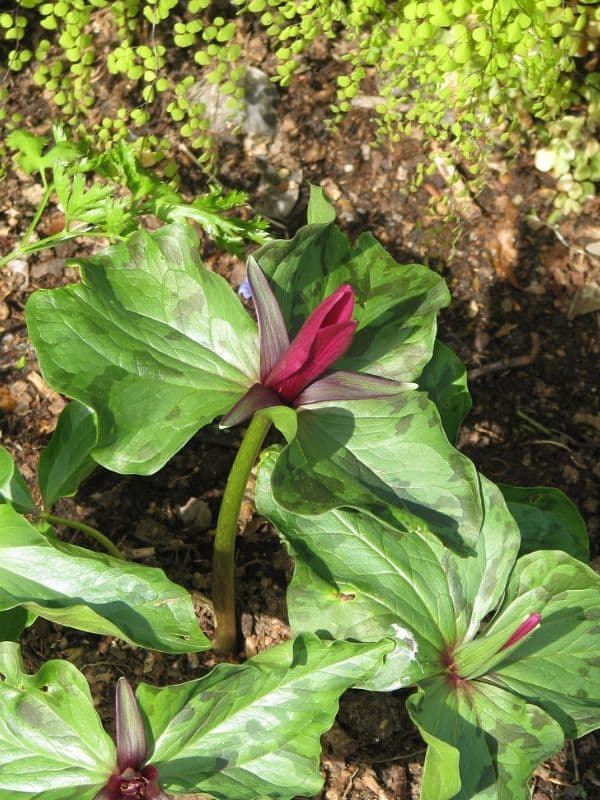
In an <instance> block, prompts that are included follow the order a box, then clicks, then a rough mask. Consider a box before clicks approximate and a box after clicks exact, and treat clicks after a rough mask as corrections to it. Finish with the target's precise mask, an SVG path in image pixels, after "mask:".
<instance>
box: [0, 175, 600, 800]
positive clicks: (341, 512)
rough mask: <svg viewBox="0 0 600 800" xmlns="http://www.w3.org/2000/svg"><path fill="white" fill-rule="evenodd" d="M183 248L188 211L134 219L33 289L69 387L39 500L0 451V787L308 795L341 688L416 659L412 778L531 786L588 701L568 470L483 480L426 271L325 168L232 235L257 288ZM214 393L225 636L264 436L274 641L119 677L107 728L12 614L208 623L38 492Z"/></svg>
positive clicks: (591, 602)
mask: <svg viewBox="0 0 600 800" xmlns="http://www.w3.org/2000/svg"><path fill="white" fill-rule="evenodd" d="M198 253H199V243H198V240H197V236H196V233H195V231H194V229H193V228H192V227H191V226H190V225H189V224H187V223H183V222H179V223H175V224H169V225H165V226H164V227H162V228H159V229H157V230H155V231H153V232H145V231H137V232H135V233H133V234H132V235H131V236H129V237H127V238H125V239H124V241H122V242H120V243H119V244H117V245H115V246H112V247H109V248H108V249H106V250H104V251H103V252H101V253H99V254H98V255H96V256H93V257H91V258H85V259H80V260H78V261H77V264H78V266H79V267H80V269H81V282H80V283H77V284H73V285H70V286H66V287H64V288H60V289H54V290H49V291H36V292H34V293H33V295H32V296H31V298H30V300H29V302H28V304H27V309H26V311H27V323H28V330H29V334H30V336H31V339H32V341H33V343H34V346H35V348H36V352H37V355H38V359H39V363H40V368H41V371H42V373H43V375H44V378H45V379H46V381H47V382H48V383H49V384H50V385H51V386H52V387H53V388H54V389H56V390H57V391H60V392H62V393H63V394H65V395H66V396H67V397H68V398H71V401H70V403H69V404H68V405H67V406H66V408H65V410H64V411H63V413H62V414H61V417H60V419H59V422H58V425H57V428H56V430H55V432H54V434H53V436H52V438H51V440H50V442H49V444H48V446H47V448H46V449H45V450H44V451H43V452H42V455H41V457H40V463H39V468H38V485H39V492H40V495H41V497H42V501H43V502H42V506H41V507H39V506H38V505H37V504H36V503H34V500H33V497H32V494H31V492H30V490H29V488H28V486H27V485H26V482H25V480H24V479H23V477H22V476H21V475H20V473H19V471H18V468H17V466H16V465H15V463H14V462H13V460H12V458H11V457H10V455H9V454H8V453H7V452H6V451H0V548H1V551H2V552H1V554H0V576H1V580H0V634H1V635H0V640H4V641H3V642H2V643H0V674H1V676H2V679H1V680H0V800H4V798H7V800H8V798H9V797H10V798H11V800H12V798H14V797H18V798H21V800H29V799H30V798H31V800H33V798H35V800H59V798H60V800H71V798H72V799H73V800H75V798H77V800H128V799H133V800H143V799H146V800H165V798H169V797H177V796H179V795H189V794H190V793H202V794H203V795H208V796H212V797H215V798H217V800H253V799H254V798H256V797H265V798H282V800H283V799H284V798H285V799H286V800H287V799H288V798H292V797H295V796H311V795H314V794H315V793H317V792H318V791H319V788H320V785H321V778H320V775H319V769H318V767H319V749H320V745H319V737H320V735H321V734H322V733H323V732H324V731H325V730H327V728H328V727H329V726H330V725H331V724H332V722H333V719H334V716H335V713H336V709H337V702H338V698H339V696H340V694H341V693H342V692H343V691H344V690H345V689H347V688H349V687H350V686H355V687H358V688H362V689H364V690H365V691H377V692H389V691H394V690H396V689H400V688H403V689H405V688H408V687H411V686H412V687H415V691H414V693H413V694H411V695H410V696H409V698H408V701H407V702H408V710H409V713H410V716H411V717H412V719H413V721H414V722H415V724H416V725H417V726H418V728H419V729H420V731H421V733H422V735H423V738H424V739H425V741H426V743H427V745H428V751H427V756H426V759H425V768H424V773H423V783H422V789H421V797H422V800H445V799H446V798H447V800H450V798H460V800H469V798H478V800H500V798H502V800H511V799H512V798H515V799H516V800H525V798H528V797H529V789H528V780H529V778H530V776H531V773H532V771H533V769H534V768H535V767H536V765H537V764H538V763H539V762H540V761H542V760H543V759H545V758H547V757H548V756H550V755H552V754H554V753H556V752H557V751H558V750H559V749H560V747H561V746H562V743H563V739H564V737H565V736H567V737H569V738H574V737H576V736H580V735H582V734H584V733H587V732H589V731H591V730H594V729H595V728H597V727H598V723H599V716H600V665H599V663H598V657H597V648H598V632H599V631H600V593H599V592H598V589H599V588H600V586H599V584H600V579H599V576H598V575H596V573H594V572H593V571H592V569H591V568H590V567H589V566H588V565H587V563H586V561H587V559H588V544H587V532H586V530H585V525H584V524H583V521H582V520H581V518H580V516H579V515H578V513H577V511H576V509H575V508H574V507H573V506H572V504H571V503H570V502H569V501H568V500H567V498H566V497H565V496H564V495H563V494H562V493H561V492H559V491H558V490H554V489H552V490H550V489H540V488H536V489H523V488H517V487H511V486H500V487H498V486H496V485H494V484H493V483H492V482H491V481H489V480H487V479H486V478H485V477H484V476H483V475H481V474H480V473H479V472H478V471H477V469H476V467H475V466H474V465H473V464H472V463H471V461H469V459H467V458H466V457H465V456H464V455H462V454H461V453H460V452H459V451H458V450H457V449H456V448H455V446H454V444H455V442H456V439H457V435H458V431H459V427H460V424H461V421H462V419H463V417H464V415H465V414H466V413H467V411H468V409H469V407H470V397H469V393H468V389H467V384H466V377H465V370H464V368H463V366H462V364H461V363H460V361H459V360H458V358H457V357H456V356H455V355H454V354H453V353H452V352H451V351H450V350H449V349H448V348H446V347H445V346H444V345H443V344H442V343H440V342H439V341H437V340H436V316H437V313H438V311H439V310H440V309H441V308H443V307H444V306H445V305H447V304H448V302H449V295H448V291H447V289H446V287H445V284H444V282H443V280H442V279H441V277H440V276H439V275H437V274H436V273H434V272H432V271H431V270H429V269H427V268H426V267H424V266H421V265H418V264H410V265H399V264H397V263H396V262H395V261H394V260H393V259H392V258H391V257H390V255H389V254H388V253H386V252H385V250H384V249H383V248H382V247H381V245H380V244H379V243H378V242H377V241H376V240H375V239H374V238H373V237H372V236H370V235H368V234H363V235H362V236H360V237H359V238H358V240H357V241H356V243H355V244H354V245H351V244H350V242H349V241H348V240H347V238H346V237H345V236H344V235H343V234H342V233H341V232H340V230H339V229H338V228H337V227H336V225H335V215H334V211H333V208H332V206H331V205H330V204H329V202H328V201H327V200H326V198H325V196H324V195H323V193H322V192H321V190H319V189H316V188H313V189H312V191H311V200H310V204H309V209H308V224H307V225H306V226H305V227H304V228H302V229H300V230H299V231H298V233H297V234H296V236H295V237H294V238H293V239H291V240H289V241H272V242H269V243H268V244H266V245H264V246H262V247H261V248H260V249H258V250H257V251H255V252H254V254H253V255H252V256H251V257H250V259H249V261H248V284H249V288H250V290H251V298H252V302H251V303H249V304H248V306H247V307H245V306H244V305H243V304H242V302H241V301H240V299H239V297H238V296H237V294H236V293H235V292H234V291H233V290H232V288H231V287H230V286H229V285H228V284H227V282H226V281H225V280H224V279H223V278H222V277H220V276H219V275H217V274H215V273H213V272H211V271H209V270H208V269H206V268H205V267H204V266H203V265H202V263H201V261H200V258H199V255H198ZM217 419H218V420H219V423H220V426H221V428H223V429H228V428H232V427H234V426H239V429H240V430H241V431H243V435H242V436H241V444H240V446H239V450H238V452H237V454H236V457H235V460H234V463H233V466H232V468H231V472H230V475H229V478H228V480H227V484H226V487H225V489H224V492H223V497H222V502H221V509H220V512H219V517H218V520H217V525H216V530H215V539H214V560H213V572H212V600H213V605H214V615H215V625H216V639H215V648H216V650H217V651H218V652H219V653H225V654H231V653H234V654H235V652H236V647H237V630H236V602H235V594H234V580H233V579H234V570H235V563H234V554H235V538H236V533H237V529H238V519H239V516H240V506H241V503H242V499H243V496H244V492H245V490H246V486H247V482H248V478H249V475H250V472H251V470H252V469H253V467H254V466H255V465H257V464H258V466H257V483H256V487H257V488H256V507H257V511H258V512H259V513H260V514H261V515H263V516H264V517H266V518H267V519H269V520H270V522H271V523H272V524H273V526H274V527H275V528H276V530H277V531H278V533H279V536H280V537H281V540H282V542H283V543H284V545H285V546H286V547H287V549H288V550H289V552H290V554H291V555H292V556H293V558H294V560H295V573H294V576H293V579H292V581H291V583H290V586H289V588H288V595H287V602H288V613H289V619H290V624H291V629H292V639H291V640H290V641H288V642H286V643H284V644H281V645H278V646H276V647H273V648H271V649H269V650H267V651H265V652H263V653H260V654H258V655H257V656H255V657H254V658H252V659H250V660H249V661H247V662H246V663H244V664H240V665H236V664H221V665H218V666H217V667H215V668H214V669H213V670H212V671H211V672H209V673H208V674H207V675H204V676H203V677H199V678H198V679H197V680H194V681H191V682H188V683H185V684H181V685H175V686H167V687H162V688H160V687H153V686H148V685H145V684H141V685H139V686H138V687H137V689H136V691H135V693H134V691H133V689H132V687H131V686H130V684H129V683H128V682H127V681H126V680H125V679H124V678H120V679H119V680H118V681H117V683H116V747H115V745H114V744H113V742H112V740H111V739H110V737H109V736H108V735H107V734H106V733H105V732H104V730H103V728H102V725H101V723H100V720H99V718H98V715H97V713H96V711H95V709H94V706H93V702H92V699H91V696H90V691H89V688H88V686H87V683H86V681H85V679H84V678H83V676H82V675H81V673H79V672H78V670H77V669H75V667H74V666H72V665H70V664H69V663H68V662H66V661H49V662H47V663H46V664H44V665H43V666H42V667H41V669H40V670H39V672H38V673H37V674H35V675H30V674H28V673H27V672H26V671H25V669H24V666H23V663H22V661H21V657H20V652H19V645H18V640H19V636H20V634H21V632H22V631H23V629H24V628H25V627H26V626H27V625H30V624H32V622H33V621H34V620H35V618H36V617H38V616H39V617H44V618H46V619H49V620H51V621H53V622H56V623H59V624H65V625H70V626H72V627H75V628H79V629H80V630H84V631H88V632H91V633H98V634H110V635H114V636H118V637H120V638H123V639H125V640H127V641H129V642H131V643H132V644H134V645H137V646H141V647H146V648H149V649H153V650H160V651H162V652H165V653H172V654H176V653H185V652H198V651H201V650H206V649H208V648H209V647H211V642H210V641H209V639H208V638H207V636H206V635H205V634H204V632H202V631H201V630H200V629H199V627H198V624H197V622H196V620H195V615H194V610H193V605H192V602H191V598H190V595H189V593H188V592H187V591H186V589H185V588H183V587H180V586H177V585H175V584H173V583H172V582H171V581H169V580H168V579H167V578H166V576H165V575H164V573H163V572H162V571H161V570H160V569H156V568H150V567H145V566H141V565H138V564H134V563H132V562H130V561H128V560H127V559H126V558H125V557H124V555H125V554H124V553H122V552H121V551H120V550H119V549H118V548H117V546H116V543H115V542H112V541H111V540H110V538H109V537H107V536H106V533H105V532H104V533H100V532H99V531H94V530H93V529H90V528H89V527H87V526H82V525H81V523H78V522H69V520H65V519H64V518H62V517H58V516H55V515H54V513H53V510H52V509H53V505H54V504H55V503H56V502H57V501H58V500H59V499H61V498H62V497H68V496H71V495H73V494H75V493H76V492H77V490H78V487H79V485H80V483H81V481H82V480H83V479H84V478H85V477H87V476H88V475H89V474H90V472H91V471H92V470H93V469H94V468H95V467H96V466H97V465H102V466H104V467H105V468H107V469H110V470H113V471H115V472H119V473H137V474H142V475H145V474H150V473H153V472H155V471H157V470H158V469H160V468H161V467H162V466H163V465H164V464H165V463H166V462H167V461H168V460H169V459H170V458H171V457H172V456H173V455H174V454H175V453H176V452H177V451H178V450H179V449H180V448H182V447H183V446H184V445H185V444H186V442H187V441H188V440H189V439H190V438H191V437H192V436H193V435H194V434H195V433H196V432H197V431H198V430H199V429H201V428H202V427H203V426H205V425H207V424H209V423H212V422H213V421H215V420H217ZM272 429H275V430H274V431H273V430H272ZM269 431H271V435H270V437H269V440H268V444H267V445H265V441H266V437H267V434H268V433H269ZM226 435H227V434H226V433H223V436H226ZM277 439H278V441H277ZM57 524H63V525H64V524H71V525H72V526H73V527H79V528H80V529H82V530H83V532H84V533H85V534H87V535H88V536H89V537H92V538H94V539H95V540H96V542H97V544H98V545H99V546H100V547H101V548H102V549H104V550H105V551H106V552H105V553H101V552H96V551H92V550H88V549H86V548H83V547H76V546H74V545H71V544H67V543H64V542H62V541H61V540H60V539H59V538H58V536H57V535H56V533H55V531H54V528H53V526H54V525H57Z"/></svg>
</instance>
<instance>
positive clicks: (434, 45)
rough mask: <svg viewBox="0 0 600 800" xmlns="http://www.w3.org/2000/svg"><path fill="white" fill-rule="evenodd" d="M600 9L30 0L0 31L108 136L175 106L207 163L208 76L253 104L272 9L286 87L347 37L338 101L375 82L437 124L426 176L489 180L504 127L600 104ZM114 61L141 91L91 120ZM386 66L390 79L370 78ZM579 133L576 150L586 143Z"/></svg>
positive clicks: (545, 3) (523, 1)
mask: <svg viewBox="0 0 600 800" xmlns="http://www.w3.org/2000/svg"><path fill="white" fill-rule="evenodd" d="M599 21H600V6H599V4H598V2H597V0H579V2H577V1H576V0H573V2H568V3H565V2H563V0H424V1H421V2H420V1H419V0H396V2H386V0H233V2H224V0H220V1H219V2H217V0H212V2H211V0H187V2H177V0H115V2H109V0H54V2H47V1H45V0H16V1H15V3H14V8H13V11H12V12H11V11H8V10H7V11H5V12H4V13H2V14H0V31H1V33H2V35H3V36H4V38H5V39H6V44H7V45H8V47H9V50H8V57H7V66H8V68H9V69H10V70H14V71H18V70H20V69H22V68H23V67H24V66H25V65H26V64H28V63H31V65H32V69H33V70H34V78H35V81H36V83H38V84H39V86H40V87H43V89H44V90H45V91H46V94H48V93H50V95H51V96H52V99H53V101H54V103H55V104H56V105H57V106H58V107H59V109H60V111H61V113H62V114H63V115H64V117H65V119H66V120H68V121H69V122H70V123H71V124H73V125H77V124H80V123H81V122H82V121H83V122H84V124H85V125H86V127H87V129H88V130H90V129H91V130H92V132H95V133H96V134H97V135H98V137H99V138H100V139H103V140H105V141H106V142H108V141H115V140H118V139H122V138H124V137H125V136H126V135H127V133H128V132H129V131H132V130H133V131H134V130H135V128H136V127H138V128H139V127H140V126H146V127H148V126H150V132H154V133H155V132H156V131H155V130H152V126H153V125H155V124H156V120H158V119H160V121H161V122H162V119H163V118H164V113H166V115H167V116H168V117H169V118H170V119H171V120H172V122H173V123H175V126H174V129H173V134H174V135H173V137H172V138H175V135H177V136H181V137H183V138H185V139H186V140H187V141H188V142H189V144H190V146H191V147H193V148H197V149H198V150H199V151H200V153H199V156H198V158H199V159H200V160H202V161H208V160H210V158H211V150H210V147H211V137H210V133H209V121H208V119H207V117H206V106H205V102H204V101H203V99H202V98H203V97H204V99H206V93H204V94H203V93H202V92H198V91H196V87H195V84H196V83H197V81H198V80H199V79H202V80H203V81H206V82H207V83H209V84H210V83H213V84H219V86H220V90H221V92H222V93H223V94H224V95H226V96H228V97H229V100H228V102H229V105H230V107H231V108H232V110H233V109H234V108H235V107H236V106H238V105H239V102H240V97H241V96H242V95H243V74H244V68H243V63H242V61H241V59H242V55H243V52H242V44H243V42H244V41H245V37H246V35H247V34H248V32H249V31H250V30H251V29H253V28H254V27H255V26H256V23H257V22H258V23H260V25H261V26H262V27H263V29H264V31H265V32H266V34H267V37H268V38H269V39H270V40H271V43H272V47H273V49H274V51H275V54H276V58H277V62H278V63H277V67H276V75H275V79H276V80H278V81H279V82H280V83H281V84H282V85H284V86H285V85H288V84H289V83H290V82H291V80H292V77H293V74H294V71H295V70H296V69H297V67H298V66H299V65H300V64H301V63H302V58H303V53H304V52H305V51H306V50H307V48H308V46H309V45H310V44H311V43H312V42H313V41H314V40H315V39H316V38H317V37H320V36H325V37H329V38H330V39H338V40H339V39H343V40H344V42H343V50H344V51H345V53H346V55H345V56H344V59H345V60H346V62H347V64H348V67H347V68H345V67H344V66H342V67H341V69H340V73H341V74H340V75H339V76H338V78H337V102H336V104H335V106H334V112H335V113H336V114H338V115H339V114H343V113H345V112H347V111H348V110H349V109H350V108H351V106H352V102H353V99H354V98H355V97H356V95H357V94H358V93H359V92H364V91H368V93H369V94H371V95H373V93H374V91H375V95H374V96H375V110H376V114H377V117H378V120H379V131H380V134H382V135H384V134H388V135H391V136H392V138H398V137H400V136H401V135H403V134H407V133H409V132H410V131H411V128H412V126H413V125H418V126H419V127H420V128H421V129H422V130H423V133H424V149H425V150H426V151H427V152H428V153H429V155H430V157H431V162H430V163H429V164H427V162H425V163H424V164H421V165H420V166H418V167H417V172H416V174H415V176H414V181H413V188H414V187H416V186H418V185H419V184H420V183H421V182H422V180H423V177H424V173H426V172H427V171H431V172H433V171H434V170H435V169H436V168H437V166H436V163H435V161H434V159H437V161H438V164H439V158H440V157H445V158H448V159H451V160H452V161H458V162H459V163H463V164H466V165H467V168H468V170H470V173H471V176H472V179H473V180H474V181H475V188H476V181H477V177H478V176H481V175H482V174H483V167H484V166H485V164H486V163H487V159H488V158H489V153H490V151H491V148H492V147H493V146H494V143H495V142H496V141H497V138H498V136H500V138H501V139H503V140H504V141H505V142H506V143H507V144H509V145H513V146H516V145H517V144H518V143H519V141H520V137H521V135H522V133H523V131H522V125H523V123H524V121H525V120H526V119H529V116H530V115H532V116H533V117H534V118H535V119H536V120H538V122H539V123H540V127H541V129H542V131H545V126H546V123H547V122H548V121H550V120H553V119H559V120H560V118H561V117H562V116H563V115H564V114H565V113H566V112H567V110H569V109H570V108H572V107H574V106H578V107H583V108H585V107H586V106H587V105H588V104H589V103H593V102H597V98H598V95H599V88H598V85H597V82H594V81H593V79H591V78H590V76H588V78H587V79H586V78H585V76H584V74H583V72H582V70H579V71H578V66H577V64H578V58H579V59H580V60H581V59H583V57H585V55H586V54H587V53H589V52H591V51H593V50H594V49H595V48H596V47H597V44H598V39H599V36H598V25H599ZM178 51H183V52H181V53H179V54H178ZM103 70H106V71H108V72H109V73H110V74H111V75H114V76H115V78H117V79H119V80H122V78H126V79H127V80H129V81H131V82H133V91H132V93H131V94H132V95H133V96H135V97H136V98H140V102H141V104H140V105H139V106H137V107H135V108H126V107H121V108H119V109H118V110H116V111H115V112H114V114H113V115H112V116H110V117H107V118H105V119H104V120H103V121H100V122H97V121H93V122H91V121H90V119H94V116H93V115H91V116H90V109H92V107H94V104H95V102H96V100H97V97H96V92H97V91H98V89H97V87H98V85H99V84H102V83H103V82H102V81H98V82H97V81H95V80H94V76H95V75H96V74H101V73H102V71H103ZM373 73H374V74H375V78H376V89H375V90H373V84H372V83H369V84H368V86H367V85H366V84H365V81H366V79H367V78H369V79H370V77H371V75H372V74H373ZM580 73H581V74H580ZM104 83H105V82H104ZM5 102H8V101H5ZM153 108H155V109H156V112H158V113H153ZM163 109H164V113H163ZM574 138H575V139H576V141H575V142H573V146H574V149H575V151H578V150H579V149H580V148H582V147H583V148H584V147H585V137H584V139H581V140H580V139H578V137H577V135H576V134H575V136H574ZM463 177H464V176H463ZM588 188H589V187H584V192H585V191H587V189H588ZM442 202H447V201H444V200H443V201H442Z"/></svg>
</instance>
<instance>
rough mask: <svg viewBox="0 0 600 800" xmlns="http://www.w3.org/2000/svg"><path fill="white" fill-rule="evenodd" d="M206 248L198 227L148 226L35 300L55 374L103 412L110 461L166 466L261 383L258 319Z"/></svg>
mask: <svg viewBox="0 0 600 800" xmlns="http://www.w3.org/2000/svg"><path fill="white" fill-rule="evenodd" d="M198 248H199V245H198V238H197V236H196V234H195V232H194V230H193V228H192V227H191V226H189V225H185V224H179V225H178V224H174V225H167V226H164V227H162V228H159V229H158V230H156V231H154V232H153V233H151V234H150V233H145V232H139V233H136V234H134V235H133V236H131V237H130V238H129V239H128V240H127V242H123V243H120V244H118V245H115V246H114V247H110V248H108V249H107V250H105V251H103V252H102V253H100V254H99V255H97V256H94V257H92V258H87V259H80V260H79V261H78V263H79V264H80V265H81V267H82V270H81V271H82V279H83V283H82V284H80V285H79V284H78V285H72V286H66V287H64V288H60V289H53V290H49V291H37V292H34V294H33V295H32V297H31V299H30V300H29V302H28V304H27V324H28V328H29V333H30V336H31V338H32V340H33V343H34V345H35V348H36V351H37V354H38V358H39V360H40V365H41V369H42V373H43V375H44V377H45V379H46V380H47V381H48V383H49V384H50V385H51V386H53V387H54V388H55V389H57V390H58V391H61V392H63V393H64V394H66V395H67V396H69V397H73V398H75V399H77V400H79V401H80V402H82V403H84V404H85V405H88V406H90V407H91V408H93V409H94V411H95V412H96V413H97V416H98V425H99V443H98V447H97V448H96V450H95V451H94V453H93V457H94V458H95V460H96V461H98V462H99V463H100V464H103V465H104V466H106V467H109V468H110V469H114V470H116V471H118V472H137V473H141V474H148V473H151V472H155V471H156V470H157V469H159V468H160V467H161V466H162V465H163V464H164V463H165V462H166V461H167V460H168V459H169V458H170V457H171V456H172V455H173V454H174V453H175V452H176V451H177V450H178V449H179V448H181V447H182V446H183V445H184V444H185V442H186V441H187V440H188V439H189V438H190V437H191V436H192V435H193V434H194V433H195V432H196V431H197V430H198V429H199V428H201V427H202V426H203V425H206V424H208V423H209V422H211V421H212V420H213V419H214V418H215V417H216V416H219V415H221V414H224V413H225V412H227V411H229V409H230V408H231V407H232V406H233V405H234V404H235V403H236V402H237V401H238V400H239V399H240V398H241V397H242V396H243V395H244V394H245V392H246V391H247V389H248V388H249V387H250V386H251V385H252V384H253V383H254V382H255V381H256V380H257V372H258V349H257V348H258V336H257V331H256V325H255V324H254V322H253V321H252V319H251V318H250V316H249V315H248V314H247V313H246V311H245V310H244V308H243V307H242V305H241V303H240V301H239V300H238V298H237V297H236V295H235V293H234V292H232V290H231V288H230V287H229V285H228V284H227V282H226V281H225V280H224V279H223V278H221V277H220V276H219V275H216V274H214V273H212V272H209V271H208V270H207V269H205V268H204V267H202V265H201V263H200V257H199V254H198Z"/></svg>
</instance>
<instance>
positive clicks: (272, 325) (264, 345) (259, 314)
mask: <svg viewBox="0 0 600 800" xmlns="http://www.w3.org/2000/svg"><path fill="white" fill-rule="evenodd" d="M248 283H249V284H250V288H251V289H252V299H253V300H254V308H255V309H256V318H257V320H258V335H259V340H260V379H261V381H264V380H265V378H266V377H267V375H268V374H269V373H270V372H271V370H272V369H273V367H274V366H275V364H277V362H278V361H279V359H280V358H281V357H282V356H283V354H284V353H285V352H286V350H287V349H288V347H289V346H290V340H289V336H288V332H287V328H286V326H285V322H284V320H283V316H282V314H281V309H280V308H279V303H278V302H277V299H276V298H275V295H274V294H273V290H272V289H271V287H270V286H269V281H268V280H267V279H266V277H265V275H264V273H263V271H262V270H261V268H260V267H259V266H258V264H257V263H256V261H255V260H254V259H253V258H252V256H250V258H249V259H248Z"/></svg>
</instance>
